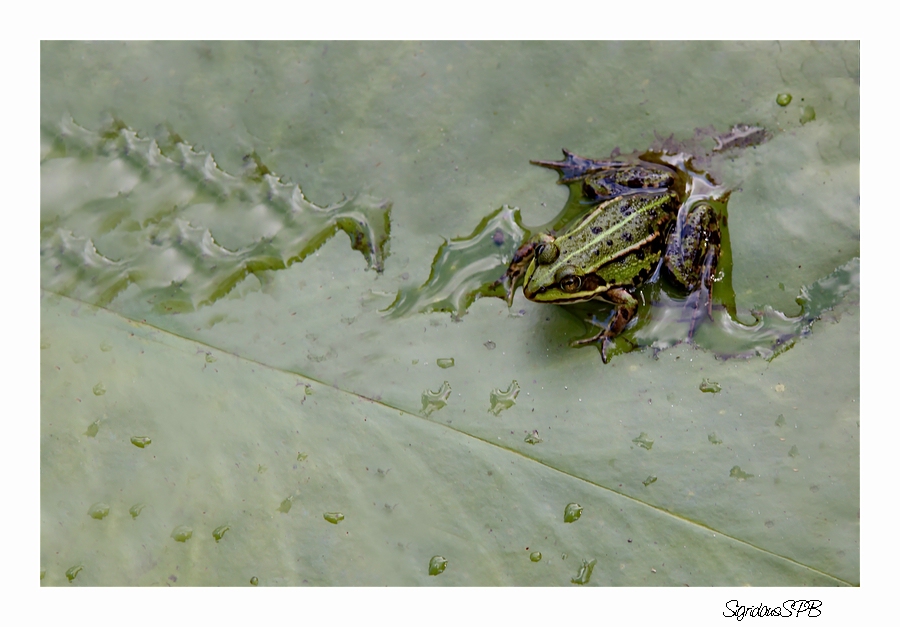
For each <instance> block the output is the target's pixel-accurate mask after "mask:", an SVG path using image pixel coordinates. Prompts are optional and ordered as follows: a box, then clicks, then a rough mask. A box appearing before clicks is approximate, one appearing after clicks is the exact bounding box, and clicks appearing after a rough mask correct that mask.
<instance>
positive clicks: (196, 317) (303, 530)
mask: <svg viewBox="0 0 900 627" xmlns="http://www.w3.org/2000/svg"><path fill="white" fill-rule="evenodd" d="M561 59H562V60H564V62H562V63H561V62H560V60H561ZM41 98H42V101H41V164H40V167H41V219H40V262H39V263H40V271H41V345H40V351H41V557H40V559H41V562H40V570H41V585H46V586H110V585H132V586H162V585H169V586H199V585H233V586H251V585H252V586H256V585H259V586H279V585H280V586H285V585H287V586H300V585H315V586H331V585H384V584H387V585H398V586H399V585H403V586H485V585H534V586H573V585H577V586H649V585H653V586H674V585H678V586H680V585H685V584H687V585H691V586H697V585H707V586H709V585H730V586H739V585H756V586H771V585H782V586H794V585H824V586H843V585H858V584H859V579H860V574H859V433H860V414H859V298H860V291H859V254H860V253H859V250H860V247H859V228H860V227H859V224H860V222H859V44H858V43H857V42H849V43H841V42H832V43H773V42H752V43H741V42H731V43H716V42H697V43H679V42H666V43H648V42H629V43H615V42H592V43H583V42H578V43H541V42H528V43H516V42H508V43H453V42H444V43H353V42H341V43H335V42H312V43H302V42H301V43H207V42H203V43H191V42H187V43H140V42H138V43H132V42H129V43H121V42H118V43H117V42H108V43H99V44H88V43H67V42H46V43H43V44H42V47H41ZM737 124H747V125H751V126H753V127H758V128H763V129H765V130H766V132H767V133H768V135H767V137H766V141H763V142H757V141H750V140H749V139H747V138H741V137H738V136H732V137H730V138H729V137H728V136H726V135H724V134H723V133H724V132H726V131H727V130H728V129H731V128H733V127H734V126H735V125H737ZM685 145H690V146H691V147H692V149H693V153H692V154H694V155H707V156H709V162H708V163H707V162H704V161H702V159H698V160H697V161H696V162H695V164H694V165H695V167H696V169H697V170H698V171H700V170H702V171H703V172H707V171H708V172H710V173H711V174H710V176H711V177H712V180H713V181H714V183H711V185H715V186H721V189H723V190H727V191H728V192H729V195H728V198H727V234H728V252H727V257H726V259H725V260H724V262H723V263H722V264H721V268H723V269H724V270H725V271H726V275H727V276H725V275H723V276H722V277H721V282H720V283H717V286H718V285H727V290H721V291H722V292H723V293H725V294H726V297H724V298H721V299H720V300H719V301H717V303H716V306H715V307H714V308H713V310H712V319H711V320H709V321H708V322H706V323H705V324H703V325H700V326H699V327H698V329H697V332H696V334H695V336H694V337H692V338H690V339H691V341H686V339H687V338H686V334H685V332H684V324H683V323H682V322H680V321H679V319H678V315H679V312H680V308H681V307H682V305H683V295H679V294H670V293H668V292H667V291H666V290H664V289H659V288H657V287H655V286H653V285H651V286H648V288H647V289H646V290H645V291H642V292H640V294H641V298H642V301H641V309H640V310H639V313H638V318H639V320H638V321H637V322H636V323H635V324H634V325H632V326H630V327H629V328H628V329H626V331H625V333H623V336H622V338H621V340H618V341H617V344H616V347H615V350H614V351H612V356H611V359H610V360H609V363H608V364H604V363H602V361H601V357H600V353H599V351H598V350H596V349H595V348H594V347H591V346H588V347H584V348H572V347H570V342H572V341H573V340H577V339H579V338H583V337H585V336H586V335H592V334H594V333H595V332H596V328H595V326H594V325H595V324H603V322H604V316H605V315H606V314H607V313H608V309H606V310H603V309H600V310H591V311H584V310H579V309H576V308H567V307H562V306H556V305H547V304H537V303H533V302H530V301H527V300H526V299H525V298H523V297H522V294H521V291H519V293H518V294H517V295H516V296H515V298H514V301H513V303H514V304H513V306H512V307H509V306H508V305H507V303H506V301H505V300H504V296H505V294H504V292H503V289H502V286H499V287H498V286H497V285H495V282H496V281H498V280H499V279H500V278H501V276H502V275H503V273H504V271H505V269H506V266H507V265H508V264H509V262H510V258H511V256H512V255H513V253H515V251H516V249H517V247H518V246H519V245H520V244H521V243H522V242H523V241H524V239H525V238H526V237H527V236H528V235H530V234H531V230H538V231H539V230H541V229H551V228H560V226H559V225H556V226H554V224H553V223H554V220H556V219H557V218H558V217H559V216H560V215H561V211H562V212H563V213H564V208H565V207H566V206H567V203H569V201H570V197H569V191H570V190H569V189H568V188H567V186H566V185H557V184H555V178H556V177H555V176H553V175H552V173H550V172H548V171H547V170H545V169H542V168H537V167H534V166H533V165H530V164H529V161H530V160H549V159H558V158H559V155H560V149H561V148H566V149H569V150H571V151H573V152H574V153H576V154H578V155H584V156H590V157H594V158H606V157H609V156H610V155H618V154H622V155H628V154H633V153H635V152H638V153H641V152H644V151H647V150H651V149H652V150H657V151H667V150H670V149H671V151H672V152H674V151H675V148H677V147H684V146H685ZM701 166H702V167H701ZM707 168H708V170H707ZM529 225H531V226H529ZM533 225H544V226H539V227H535V226H533ZM435 268H437V270H435ZM715 295H717V294H716V292H715V291H714V296H715ZM605 312H606V313H605ZM620 344H621V346H620ZM571 505H575V508H571V507H570V506H571ZM576 509H577V513H578V515H577V516H576V515H575V513H574V512H575V511H576ZM569 519H571V520H569Z"/></svg>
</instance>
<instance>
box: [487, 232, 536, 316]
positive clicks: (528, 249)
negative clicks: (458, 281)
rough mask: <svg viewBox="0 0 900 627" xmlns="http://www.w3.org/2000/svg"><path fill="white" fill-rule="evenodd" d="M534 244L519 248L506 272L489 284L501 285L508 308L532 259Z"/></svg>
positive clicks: (530, 243) (532, 242)
mask: <svg viewBox="0 0 900 627" xmlns="http://www.w3.org/2000/svg"><path fill="white" fill-rule="evenodd" d="M536 244H537V242H534V241H530V242H525V243H524V244H522V245H521V246H519V249H518V250H517V251H516V252H515V254H514V255H513V258H512V261H510V262H509V267H508V268H507V269H506V272H504V273H503V276H502V277H500V278H499V279H497V280H496V281H494V282H493V283H492V284H491V287H497V286H498V285H503V288H504V289H505V290H506V298H505V299H504V300H506V304H507V306H508V307H512V303H513V296H514V295H515V293H516V287H518V285H519V282H520V279H521V278H522V277H523V276H524V275H525V271H526V270H528V264H530V263H531V260H532V259H533V258H534V248H535V246H536Z"/></svg>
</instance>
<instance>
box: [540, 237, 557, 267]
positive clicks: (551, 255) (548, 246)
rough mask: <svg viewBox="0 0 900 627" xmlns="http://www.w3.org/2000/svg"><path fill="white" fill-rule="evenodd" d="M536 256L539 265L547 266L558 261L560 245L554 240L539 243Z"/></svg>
mask: <svg viewBox="0 0 900 627" xmlns="http://www.w3.org/2000/svg"><path fill="white" fill-rule="evenodd" d="M534 257H535V259H536V260H537V263H538V265H539V266H546V265H547V264H551V263H553V262H554V261H556V258H557V257H559V247H558V246H557V245H556V244H554V243H553V242H544V243H542V244H538V245H537V248H535V249H534Z"/></svg>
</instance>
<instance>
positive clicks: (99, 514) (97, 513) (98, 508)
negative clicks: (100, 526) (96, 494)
mask: <svg viewBox="0 0 900 627" xmlns="http://www.w3.org/2000/svg"><path fill="white" fill-rule="evenodd" d="M88 516H90V517H91V518H96V519H97V520H103V519H104V518H106V517H107V516H109V505H107V504H106V503H94V504H93V505H91V507H90V509H88Z"/></svg>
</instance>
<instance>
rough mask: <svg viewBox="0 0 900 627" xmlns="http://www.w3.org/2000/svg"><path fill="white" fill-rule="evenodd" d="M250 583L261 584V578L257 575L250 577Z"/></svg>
mask: <svg viewBox="0 0 900 627" xmlns="http://www.w3.org/2000/svg"><path fill="white" fill-rule="evenodd" d="M250 585H251V586H256V585H259V579H257V578H256V577H250Z"/></svg>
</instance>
